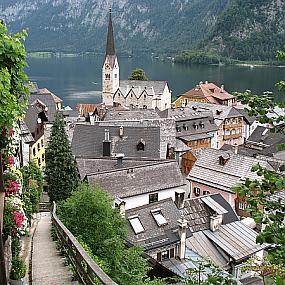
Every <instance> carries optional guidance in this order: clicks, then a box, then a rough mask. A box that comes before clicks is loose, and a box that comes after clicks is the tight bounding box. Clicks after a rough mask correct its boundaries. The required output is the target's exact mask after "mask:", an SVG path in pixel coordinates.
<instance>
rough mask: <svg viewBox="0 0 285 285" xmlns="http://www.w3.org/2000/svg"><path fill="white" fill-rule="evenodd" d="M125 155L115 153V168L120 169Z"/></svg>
mask: <svg viewBox="0 0 285 285" xmlns="http://www.w3.org/2000/svg"><path fill="white" fill-rule="evenodd" d="M124 157H125V155H124V154H123V153H117V154H116V158H117V167H118V168H121V167H122V166H123V158H124Z"/></svg>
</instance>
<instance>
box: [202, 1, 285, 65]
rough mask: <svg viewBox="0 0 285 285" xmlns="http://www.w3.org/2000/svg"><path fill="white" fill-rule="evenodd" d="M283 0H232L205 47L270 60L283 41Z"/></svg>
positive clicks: (236, 57)
mask: <svg viewBox="0 0 285 285" xmlns="http://www.w3.org/2000/svg"><path fill="white" fill-rule="evenodd" d="M284 15H285V1H284V0H247V1H244V0H232V1H231V3H230V5H229V6H228V9H226V10H225V11H224V12H223V13H222V14H221V15H220V17H219V19H218V21H217V22H216V24H215V26H214V27H213V30H212V32H211V33H210V35H209V37H208V38H207V39H206V40H205V41H204V42H203V43H204V45H205V48H206V49H207V50H210V51H214V52H216V53H219V54H221V55H223V56H227V57H231V58H235V59H240V60H272V59H274V58H275V55H276V50H278V49H280V48H282V46H283V45H284V44H285V16H284Z"/></svg>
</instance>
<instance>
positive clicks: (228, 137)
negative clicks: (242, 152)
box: [223, 134, 242, 141]
mask: <svg viewBox="0 0 285 285" xmlns="http://www.w3.org/2000/svg"><path fill="white" fill-rule="evenodd" d="M241 137H242V134H231V135H224V136H223V139H224V140H225V141H226V140H231V139H238V138H241Z"/></svg>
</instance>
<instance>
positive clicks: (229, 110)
mask: <svg viewBox="0 0 285 285" xmlns="http://www.w3.org/2000/svg"><path fill="white" fill-rule="evenodd" d="M188 107H189V108H191V109H193V110H195V111H196V112H207V113H208V112H212V116H213V118H214V122H215V124H216V125H217V126H218V128H219V130H218V139H217V146H216V148H218V149H220V148H221V147H222V146H223V145H224V144H230V145H241V144H243V143H244V141H245V139H246V138H247V137H249V136H250V132H251V131H253V130H252V129H251V128H250V126H251V123H252V121H251V120H250V121H249V117H248V116H247V115H245V113H244V111H243V110H242V109H239V108H237V107H233V106H224V105H215V104H209V103H199V102H189V104H188Z"/></svg>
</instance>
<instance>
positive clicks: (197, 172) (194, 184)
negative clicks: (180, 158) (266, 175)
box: [187, 149, 273, 216]
mask: <svg viewBox="0 0 285 285" xmlns="http://www.w3.org/2000/svg"><path fill="white" fill-rule="evenodd" d="M193 154H194V155H195V156H196V161H195V163H194V166H193V167H192V169H191V171H190V172H189V175H188V177H187V179H188V180H189V182H190V193H189V198H195V197H200V196H203V195H208V194H212V193H219V194H221V195H222V196H223V197H224V199H225V200H226V201H227V202H228V203H229V204H230V205H231V206H232V208H233V209H235V210H236V212H237V213H238V215H239V216H247V213H246V212H245V211H244V210H245V209H246V208H247V203H246V201H245V200H244V199H240V198H238V197H237V194H236V193H235V192H233V191H232V187H233V186H235V185H236V184H237V183H243V182H245V180H246V178H249V179H258V180H260V179H261V178H260V176H258V175H257V174H256V172H252V171H251V168H252V166H254V165H257V164H260V165H261V166H263V167H266V168H267V169H269V170H273V168H272V166H271V165H270V164H269V163H268V162H266V161H264V160H260V159H256V158H254V157H248V156H244V155H240V154H235V153H233V152H229V151H223V150H217V149H202V150H200V151H197V152H195V153H193ZM237 198H238V199H237Z"/></svg>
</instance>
